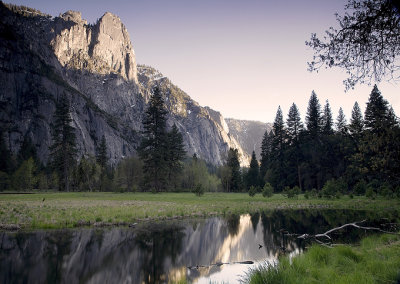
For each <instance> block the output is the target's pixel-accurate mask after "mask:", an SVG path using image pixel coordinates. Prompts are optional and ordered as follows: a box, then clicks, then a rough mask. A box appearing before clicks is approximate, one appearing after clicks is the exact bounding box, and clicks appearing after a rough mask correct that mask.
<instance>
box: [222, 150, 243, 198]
mask: <svg viewBox="0 0 400 284" xmlns="http://www.w3.org/2000/svg"><path fill="white" fill-rule="evenodd" d="M226 165H227V166H228V168H229V170H230V172H231V175H230V186H229V188H230V190H232V191H240V189H241V187H242V174H241V172H240V162H239V152H238V150H237V149H233V148H229V151H228V157H227V162H226Z"/></svg>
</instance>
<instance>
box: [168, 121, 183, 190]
mask: <svg viewBox="0 0 400 284" xmlns="http://www.w3.org/2000/svg"><path fill="white" fill-rule="evenodd" d="M185 156H186V151H185V145H184V144H183V137H182V134H181V133H180V132H179V130H178V127H177V126H176V124H174V125H173V126H172V129H171V131H170V132H168V134H167V157H166V158H167V159H166V161H167V171H168V173H167V175H168V183H169V184H170V185H174V186H177V178H178V177H179V175H180V174H181V173H182V170H183V160H184V158H185Z"/></svg>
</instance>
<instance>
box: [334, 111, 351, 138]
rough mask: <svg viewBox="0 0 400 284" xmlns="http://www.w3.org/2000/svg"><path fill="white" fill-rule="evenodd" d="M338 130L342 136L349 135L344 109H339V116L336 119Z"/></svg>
mask: <svg viewBox="0 0 400 284" xmlns="http://www.w3.org/2000/svg"><path fill="white" fill-rule="evenodd" d="M336 129H337V132H338V133H340V134H347V130H348V128H347V120H346V116H345V115H344V113H343V109H342V108H339V114H338V117H337V118H336Z"/></svg>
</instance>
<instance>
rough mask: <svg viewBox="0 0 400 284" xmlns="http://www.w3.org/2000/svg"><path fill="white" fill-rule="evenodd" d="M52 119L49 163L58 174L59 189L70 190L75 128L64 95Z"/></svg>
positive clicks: (75, 151)
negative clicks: (51, 142)
mask: <svg viewBox="0 0 400 284" xmlns="http://www.w3.org/2000/svg"><path fill="white" fill-rule="evenodd" d="M53 119H54V123H53V125H52V139H53V144H52V145H51V146H50V157H51V165H52V167H53V169H54V170H55V171H56V173H57V174H58V178H59V188H60V190H64V191H70V184H71V175H72V170H73V168H74V165H75V162H76V160H75V158H76V153H77V150H76V137H75V128H74V127H72V126H71V123H72V118H71V113H70V103H69V100H68V98H67V96H66V95H64V96H62V97H61V98H60V101H59V102H58V103H57V106H56V111H55V113H54V116H53Z"/></svg>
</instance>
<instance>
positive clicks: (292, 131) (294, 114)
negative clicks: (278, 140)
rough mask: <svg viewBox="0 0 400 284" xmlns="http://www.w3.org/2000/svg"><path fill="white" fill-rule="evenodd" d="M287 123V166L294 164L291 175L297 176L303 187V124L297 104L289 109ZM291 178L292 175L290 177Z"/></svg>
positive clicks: (298, 182) (299, 183) (297, 182)
mask: <svg viewBox="0 0 400 284" xmlns="http://www.w3.org/2000/svg"><path fill="white" fill-rule="evenodd" d="M286 124H287V136H288V143H289V149H288V151H287V154H286V155H287V157H288V158H289V163H288V166H287V167H290V166H292V168H293V169H292V170H291V173H290V174H289V176H296V177H297V179H296V184H297V185H298V186H299V187H300V189H301V188H302V185H301V169H300V158H301V149H300V134H301V133H302V131H303V124H302V123H301V118H300V112H299V110H298V108H297V106H296V104H294V103H293V104H292V106H291V107H290V110H289V114H288V118H287V120H286ZM294 173H295V174H294ZM288 179H290V177H288Z"/></svg>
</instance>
